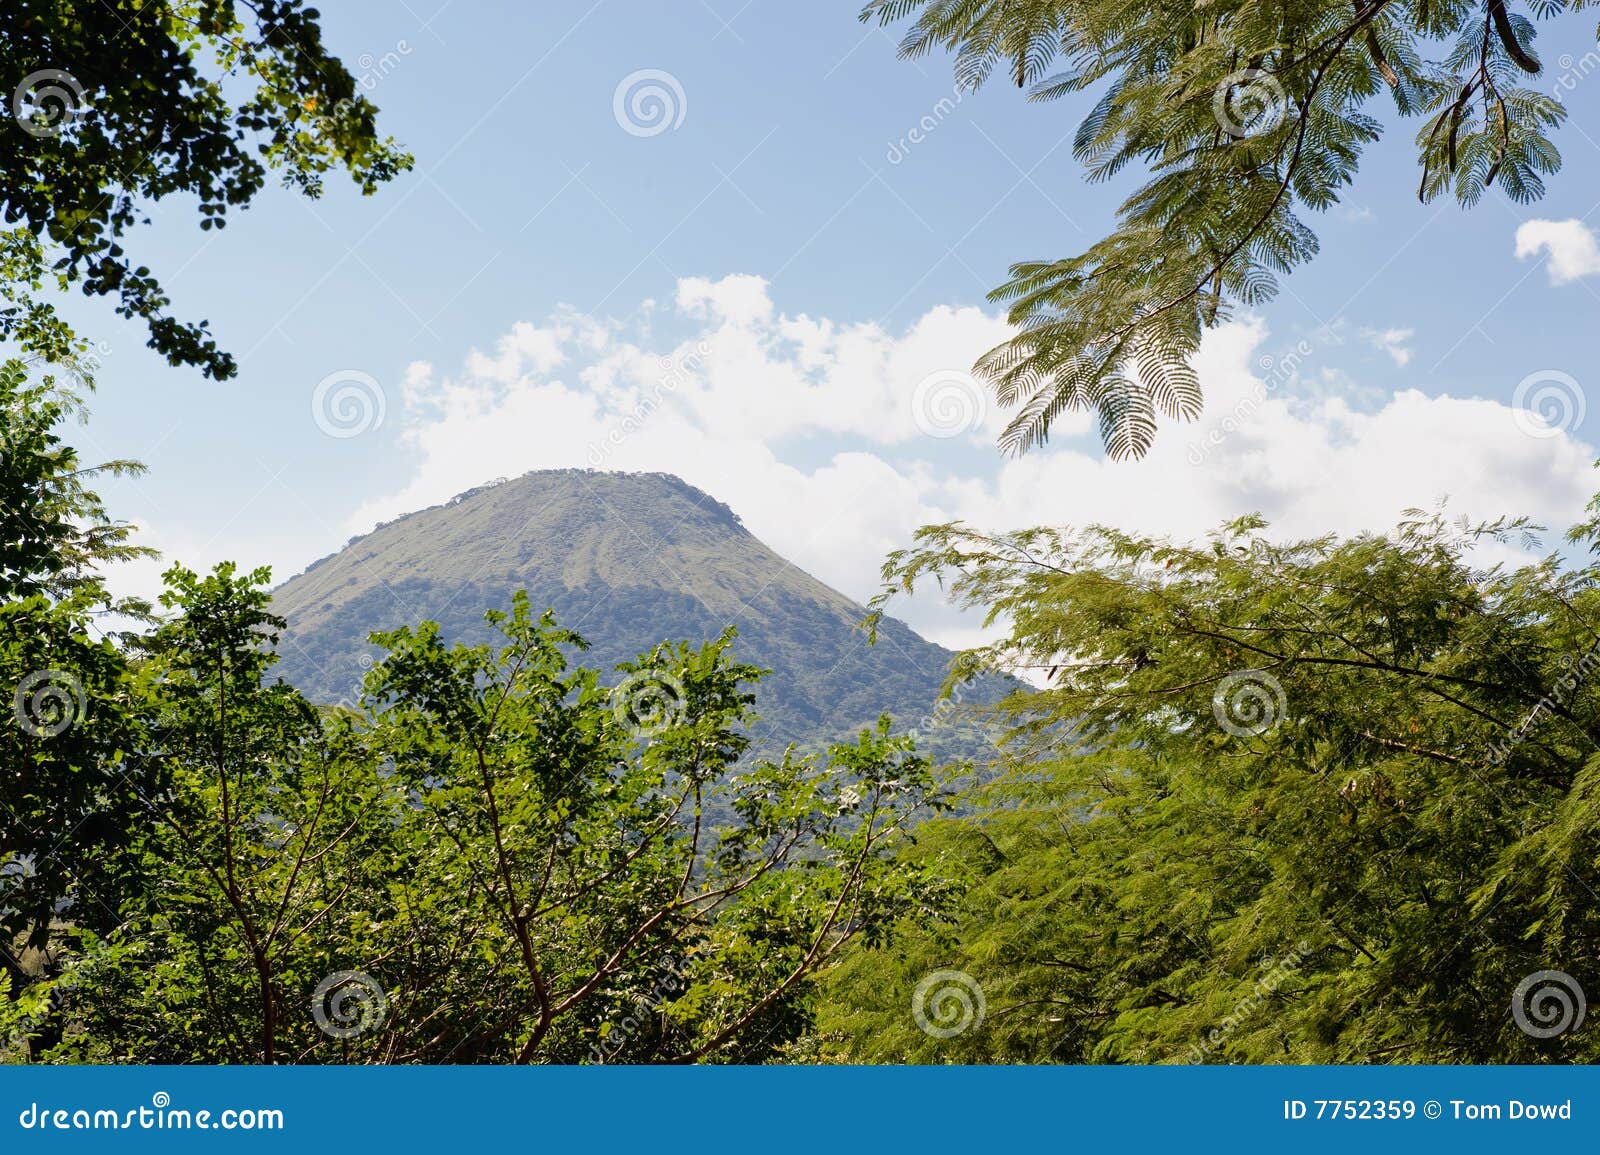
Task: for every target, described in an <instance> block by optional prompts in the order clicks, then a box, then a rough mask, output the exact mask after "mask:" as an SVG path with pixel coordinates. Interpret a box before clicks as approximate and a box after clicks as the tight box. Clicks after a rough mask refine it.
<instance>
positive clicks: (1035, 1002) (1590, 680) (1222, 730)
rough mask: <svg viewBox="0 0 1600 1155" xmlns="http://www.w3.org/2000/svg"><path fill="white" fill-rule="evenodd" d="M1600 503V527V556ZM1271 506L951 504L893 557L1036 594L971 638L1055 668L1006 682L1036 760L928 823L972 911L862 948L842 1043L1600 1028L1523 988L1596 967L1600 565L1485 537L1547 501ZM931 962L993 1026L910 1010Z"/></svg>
mask: <svg viewBox="0 0 1600 1155" xmlns="http://www.w3.org/2000/svg"><path fill="white" fill-rule="evenodd" d="M1596 509H1597V510H1600V505H1597V506H1596ZM1597 528H1600V527H1597V523H1589V524H1585V525H1583V526H1580V527H1579V528H1578V529H1577V530H1575V531H1574V535H1573V540H1574V542H1575V543H1576V545H1577V546H1579V547H1581V548H1582V549H1586V550H1588V551H1590V552H1591V554H1592V553H1594V552H1596V551H1597V550H1600V532H1597ZM1264 529H1265V527H1264V526H1263V525H1262V523H1261V522H1260V521H1259V520H1257V519H1245V520H1241V521H1240V522H1238V523H1236V524H1234V525H1231V526H1229V527H1228V528H1227V529H1226V530H1225V531H1224V532H1221V533H1219V534H1218V535H1216V536H1215V537H1214V538H1213V539H1212V540H1211V541H1210V542H1209V543H1208V544H1205V545H1200V546H1193V547H1190V546H1181V545H1175V544H1172V543H1169V542H1166V541H1162V540H1155V539H1150V538H1143V537H1137V536H1134V535H1129V534H1125V533H1121V532H1118V531H1116V530H1111V529H1104V528H1094V529H1089V530H1087V531H1084V532H1082V533H1077V534H1070V533H1064V532H1054V531H1046V530H1034V531H1026V532H1020V533H1012V534H1005V535H1001V536H986V535H982V534H978V533H974V532H971V531H968V530H966V529H964V528H962V527H960V526H943V527H935V528H931V529H928V530H924V531H923V532H922V534H921V538H920V541H919V545H918V547H917V548H915V549H913V550H911V551H908V552H905V553H902V554H898V555H896V556H895V557H894V558H893V559H892V560H891V562H890V563H889V565H888V566H887V569H886V572H887V574H888V576H889V578H890V579H891V582H892V583H893V588H898V589H905V588H909V587H910V586H911V585H912V584H913V583H914V582H915V581H916V580H917V579H918V578H919V577H923V576H929V575H939V576H941V577H943V578H945V579H948V580H949V581H950V583H951V585H950V588H951V590H952V592H953V593H954V595H955V597H956V598H957V599H958V600H960V601H962V602H964V603H966V604H969V605H976V606H983V607H985V608H986V609H988V611H989V612H990V613H991V615H992V616H993V617H995V618H997V619H1003V620H1005V621H1007V622H1009V623H1010V624H1011V629H1010V632H1009V635H1008V636H1007V637H1006V638H1005V639H1004V640H1003V641H1001V642H998V643H996V645H995V646H993V647H992V648H990V650H988V651H979V652H978V653H977V654H976V655H975V656H979V657H982V658H984V659H986V660H998V661H1003V662H1016V663H1020V664H1023V665H1028V666H1031V667H1034V668H1035V669H1037V670H1038V671H1039V672H1040V673H1041V674H1042V675H1043V676H1044V678H1045V688H1044V689H1042V690H1041V691H1039V692H1038V693H1034V694H1029V695H1025V696H1018V697H1017V698H1015V699H1014V700H1013V701H1011V702H1010V703H1009V704H1008V710H1009V712H1010V714H1011V720H1012V722H1013V724H1014V727H1015V732H1014V736H1013V741H1012V763H1013V765H1012V768H1011V770H1010V772H1009V774H1008V775H1007V776H1006V777H1005V778H1004V779H1003V780H1001V781H998V782H996V783H995V784H994V785H992V786H991V787H989V788H988V789H986V790H985V791H984V792H983V793H982V795H981V808H980V810H979V812H978V813H976V814H974V815H972V816H970V817H966V818H962V819H959V820H954V821H945V822H942V823H939V824H937V829H936V830H935V829H930V830H929V832H928V837H927V839H926V840H925V844H926V845H925V852H926V853H941V852H942V853H946V854H950V853H959V854H960V855H961V856H962V859H963V861H964V862H965V863H966V864H967V868H968V870H969V871H970V876H971V884H972V889H971V891H970V893H969V895H968V898H967V901H966V904H965V906H964V908H963V912H962V915H961V917H960V918H959V919H957V920H956V921H955V922H954V923H953V924H950V925H948V926H944V927H942V928H941V927H935V928H931V929H929V928H919V929H918V930H917V932H916V935H914V936H913V938H912V939H911V940H910V941H908V942H905V943H902V944H900V945H899V946H897V947H896V948H895V949H893V950H890V951H874V952H864V953H859V954H857V955H856V956H855V957H853V958H852V959H851V960H850V961H849V963H848V964H847V965H846V966H845V967H844V968H843V969H842V970H841V971H840V973H839V975H838V976H837V978H836V980H835V985H834V987H833V989H832V991H831V992H830V998H829V999H827V1000H824V1006H825V1007H827V1008H830V1009H829V1011H828V1013H827V1016H826V1019H827V1021H826V1024H825V1025H826V1030H827V1032H829V1033H830V1035H831V1045H833V1046H836V1047H842V1048H843V1050H844V1052H845V1053H846V1054H848V1055H849V1056H850V1057H855V1058H871V1059H879V1060H881V1059H897V1060H932V1061H939V1060H969V1061H1052V1060H1053V1061H1072V1062H1088V1061H1119V1062H1198V1061H1210V1062H1284V1061H1289V1062H1361V1061H1404V1062H1484V1061H1518V1062H1525V1061H1526V1062H1532V1061H1540V1060H1546V1059H1561V1060H1572V1061H1584V1062H1592V1061H1594V1060H1595V1058H1596V1057H1597V1056H1600V1050H1597V1044H1596V1042H1595V1036H1594V1034H1593V1033H1592V1032H1585V1031H1581V1030H1574V1031H1570V1033H1568V1032H1565V1031H1561V1032H1551V1035H1550V1037H1549V1038H1539V1037H1535V1035H1533V1034H1531V1033H1530V1032H1528V1031H1527V1030H1526V1029H1523V1028H1522V1027H1519V1025H1518V1020H1517V1018H1516V1016H1515V1015H1514V1014H1513V997H1514V993H1515V992H1517V989H1518V987H1519V984H1521V983H1522V981H1523V980H1524V979H1525V978H1527V977H1528V976H1530V975H1534V974H1535V973H1536V972H1540V971H1561V972H1565V973H1566V974H1569V975H1570V976H1572V978H1573V979H1575V980H1576V981H1577V983H1579V984H1587V985H1588V986H1589V987H1590V989H1593V988H1594V984H1595V980H1596V978H1597V977H1600V976H1597V973H1596V971H1595V970H1594V969H1593V965H1594V959H1595V957H1596V947H1597V944H1600V904H1597V903H1596V901H1595V896H1596V892H1597V889H1600V869H1597V856H1600V805H1597V803H1596V796H1595V776H1596V774H1597V773H1600V758H1597V757H1596V755H1597V753H1600V746H1597V742H1600V678H1597V677H1596V675H1597V673H1600V632H1597V627H1600V588H1597V582H1600V563H1596V562H1592V561H1591V562H1588V563H1586V564H1582V565H1571V566H1563V565H1562V564H1561V563H1560V561H1559V560H1558V559H1557V558H1556V557H1551V558H1549V559H1547V560H1545V561H1543V562H1540V563H1538V564H1531V565H1524V566H1521V567H1519V568H1502V567H1500V566H1497V565H1485V564H1483V563H1482V562H1481V561H1480V560H1476V559H1479V558H1481V557H1482V556H1483V555H1484V554H1485V553H1487V554H1491V555H1492V554H1493V553H1494V552H1495V550H1496V549H1497V548H1500V547H1501V544H1502V543H1504V542H1506V541H1508V540H1509V541H1511V542H1513V543H1515V544H1518V545H1524V544H1526V543H1525V542H1524V541H1523V540H1522V537H1521V535H1523V534H1525V533H1527V532H1528V527H1527V526H1525V525H1522V524H1521V523H1497V524H1494V525H1487V526H1478V527H1465V526H1462V525H1459V524H1454V523H1451V522H1448V521H1446V520H1443V519H1442V518H1441V517H1440V516H1437V515H1434V516H1423V515H1421V514H1417V515H1416V516H1415V517H1414V518H1413V519H1412V520H1410V521H1408V522H1406V523H1405V524H1403V525H1402V526H1400V527H1399V529H1398V530H1397V531H1396V532H1395V533H1394V534H1393V535H1391V536H1387V537H1376V536H1364V537H1358V538H1355V539H1351V540H1339V539H1336V538H1333V537H1327V538H1322V539H1318V540H1314V541H1305V542H1298V543H1293V544H1273V543H1272V542H1271V541H1270V540H1269V539H1268V537H1267V536H1266V534H1265V532H1264ZM934 967H947V968H952V969H958V970H960V971H962V972H964V973H966V974H969V975H970V976H971V979H972V980H973V982H974V983H975V984H976V985H977V986H980V987H981V988H982V990H983V992H984V996H985V999H986V1003H987V1013H986V1016H985V1017H984V1020H983V1022H982V1023H981V1025H980V1024H976V1023H974V1024H973V1026H974V1028H975V1029H971V1030H968V1031H966V1032H965V1033H963V1034H961V1035H960V1036H959V1037H951V1038H939V1037H934V1036H930V1035H928V1034H925V1033H922V1032H919V1031H917V1030H916V1029H914V1027H913V1026H912V1025H911V1024H910V1023H909V1022H908V1021H907V1018H906V1013H905V1008H906V1005H907V1003H908V1001H909V1000H910V999H911V997H912V987H913V985H914V984H915V983H916V982H917V981H918V979H919V978H921V977H922V976H923V975H924V974H926V973H927V972H928V971H929V970H931V969H932V968H934ZM886 975H887V976H892V977H886ZM1537 985H1538V984H1535V986H1537ZM1530 995H1532V996H1533V998H1532V1002H1531V1003H1528V1002H1526V1001H1525V1002H1524V1005H1522V1006H1521V1008H1520V1012H1519V1013H1521V1014H1522V1015H1523V1016H1524V1021H1525V1022H1528V1023H1532V1024H1533V1025H1534V1026H1535V1027H1536V1028H1537V1027H1539V1026H1540V1024H1541V1016H1543V1017H1544V1018H1545V1019H1556V1018H1557V1013H1558V1011H1559V1009H1560V1008H1559V1007H1558V1005H1557V1003H1556V1002H1552V1001H1548V1000H1549V999H1551V998H1554V997H1556V996H1554V994H1553V992H1552V991H1549V990H1547V991H1545V992H1544V993H1543V994H1539V993H1538V992H1536V991H1529V990H1524V991H1523V997H1524V1000H1527V999H1528V998H1529V997H1530ZM1569 997H1573V995H1572V994H1570V993H1569ZM1581 997H1582V996H1581V994H1576V996H1575V998H1576V999H1581ZM1541 998H1543V999H1545V1000H1546V1001H1545V1002H1543V1004H1542V1005H1541V1003H1540V1002H1539V1000H1540V999H1541ZM969 1017H971V1016H969ZM1552 1025H1553V1024H1552ZM1575 1025H1576V1023H1575V1022H1574V1020H1573V1017H1572V1015H1571V1014H1567V1015H1566V1018H1565V1026H1566V1027H1568V1028H1570V1027H1573V1026H1575Z"/></svg>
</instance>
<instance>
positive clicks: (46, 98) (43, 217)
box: [0, 0, 411, 378]
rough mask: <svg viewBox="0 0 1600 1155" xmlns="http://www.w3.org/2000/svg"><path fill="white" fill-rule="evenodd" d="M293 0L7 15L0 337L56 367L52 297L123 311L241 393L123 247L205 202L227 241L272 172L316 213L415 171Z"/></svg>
mask: <svg viewBox="0 0 1600 1155" xmlns="http://www.w3.org/2000/svg"><path fill="white" fill-rule="evenodd" d="M319 19H320V17H319V14H318V12H317V11H316V9H314V8H308V7H306V6H305V5H304V4H303V3H301V2H300V0H247V2H246V3H243V4H235V3H233V2H232V0H227V2H224V0H105V2H104V3H94V4H80V3H75V2H73V0H14V2H11V3H7V4H6V5H5V6H4V8H3V10H0V89H3V91H4V93H5V95H6V96H7V98H8V102H9V107H8V112H12V111H14V113H15V114H14V115H8V117H7V119H6V120H5V123H4V128H3V131H0V207H3V209H4V216H5V220H6V222H7V224H8V226H9V227H8V228H7V229H6V230H5V231H3V232H0V338H5V339H9V340H13V341H15V342H17V343H18V344H19V345H20V346H21V347H22V348H23V349H24V350H26V351H28V352H32V353H39V354H42V355H44V356H46V357H48V358H50V359H51V360H60V359H62V358H63V357H65V356H67V355H68V354H69V353H70V351H71V345H72V341H73V338H72V333H71V329H70V328H69V326H68V325H67V324H66V322H65V321H64V320H63V319H62V318H61V317H60V316H59V315H58V314H57V313H56V311H55V308H54V306H53V305H52V304H51V301H50V299H49V294H50V293H51V292H56V291H60V290H65V289H68V288H70V287H71V286H73V285H77V286H79V287H80V288H81V289H82V291H83V292H84V293H86V294H88V295H91V296H105V295H112V296H115V298H116V300H117V306H116V308H117V312H118V313H120V314H121V315H122V316H125V317H137V318H140V319H142V320H143V321H144V322H145V323H146V325H147V326H148V329H149V333H150V341H149V344H150V347H151V348H153V349H155V350H156V351H157V352H159V353H160V354H162V355H163V356H164V357H166V358H167V360H168V361H169V362H170V363H172V364H174V365H197V366H199V367H201V368H202V369H203V370H204V371H205V373H206V374H207V375H208V376H211V377H216V378H225V377H230V376H232V375H233V374H234V373H235V372H236V366H235V364H234V361H233V358H232V357H231V356H229V355H228V354H227V353H226V352H224V351H223V350H222V349H220V348H219V347H218V345H217V343H216V341H215V340H214V339H213V338H212V337H211V335H210V332H209V330H208V327H207V324H206V322H204V321H201V322H198V323H192V322H183V321H179V320H178V319H177V318H175V317H173V316H171V315H170V314H169V312H168V306H169V301H168V299H167V297H166V294H165V293H164V292H163V291H162V288H161V286H160V284H159V282H158V281H157V280H156V278H155V276H154V275H153V274H152V273H151V271H150V270H149V269H148V268H146V267H144V266H143V265H138V264H136V263H135V261H134V260H133V259H132V258H131V257H129V255H128V254H127V253H126V251H125V250H124V248H123V243H124V240H125V238H126V235H127V234H128V233H129V232H130V231H132V230H134V229H135V227H136V226H137V225H139V224H142V223H144V222H145V220H146V217H145V215H144V214H145V212H146V211H147V209H148V206H149V205H151V204H153V203H155V202H158V201H161V200H163V199H165V198H168V197H171V196H174V195H178V196H180V197H194V198H195V199H196V200H197V201H198V207H199V215H200V227H201V228H202V229H212V228H221V227H222V226H223V225H225V224H226V223H227V218H228V214H229V212H230V211H232V210H235V209H238V208H242V207H244V206H246V205H248V204H249V203H250V201H251V200H253V199H254V197H255V195H256V194H257V193H258V192H259V191H260V190H261V188H262V186H263V184H264V183H265V181H266V178H267V174H268V172H269V171H276V172H279V173H281V174H282V176H283V179H284V181H285V183H287V184H288V185H289V186H290V187H292V188H295V189H297V190H298V191H300V192H302V193H304V194H305V195H307V196H313V197H314V196H317V195H319V194H320V193H321V191H322V182H323V178H324V176H325V175H326V174H327V173H328V172H329V171H330V170H333V169H336V168H343V169H345V170H347V171H348V172H349V173H350V175H351V176H352V177H353V178H354V179H355V181H356V183H357V184H358V185H359V186H360V188H361V190H362V191H363V192H365V193H371V192H372V191H374V189H375V188H376V187H377V186H378V185H379V184H381V183H383V182H385V181H387V180H390V179H391V178H393V177H394V176H395V175H396V174H397V173H399V172H402V171H404V170H405V169H407V168H409V167H410V164H411V158H410V157H409V156H408V155H406V154H405V153H404V152H403V151H401V150H400V149H399V148H397V147H396V146H395V144H394V143H393V141H391V140H388V139H382V138H380V137H379V136H378V133H377V129H376V126H375V117H376V114H377V110H376V108H375V107H374V106H373V104H372V102H371V101H370V100H368V99H367V97H366V96H365V95H364V94H363V93H362V92H361V91H359V90H358V88H357V83H356V80H355V78H354V77H352V76H351V75H350V73H349V71H348V70H347V69H346V68H345V67H344V65H343V64H342V63H340V61H339V60H338V59H337V58H336V57H334V56H332V55H331V54H330V53H329V52H328V49H327V47H326V46H325V45H324V43H323V40H322V30H321V26H320V24H319V22H318V21H319Z"/></svg>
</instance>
